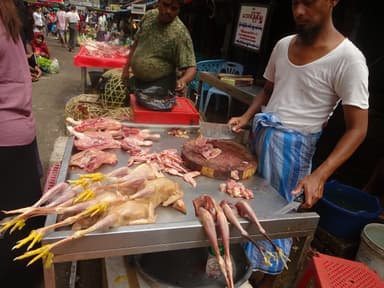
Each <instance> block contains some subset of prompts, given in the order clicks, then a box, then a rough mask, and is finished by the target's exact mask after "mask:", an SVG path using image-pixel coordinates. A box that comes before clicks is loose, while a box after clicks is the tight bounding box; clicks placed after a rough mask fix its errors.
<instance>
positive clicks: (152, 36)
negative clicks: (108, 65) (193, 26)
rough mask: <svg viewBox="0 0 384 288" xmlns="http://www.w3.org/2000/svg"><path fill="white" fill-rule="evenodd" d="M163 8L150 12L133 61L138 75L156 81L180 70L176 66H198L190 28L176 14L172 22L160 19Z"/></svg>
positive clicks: (133, 68)
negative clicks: (164, 22) (158, 17)
mask: <svg viewBox="0 0 384 288" xmlns="http://www.w3.org/2000/svg"><path fill="white" fill-rule="evenodd" d="M158 14H159V11H158V10H157V9H152V10H150V11H148V12H147V13H146V14H145V15H144V17H143V19H142V22H141V24H140V29H139V30H138V31H137V33H136V36H135V38H136V40H137V47H136V50H135V53H134V54H133V57H132V60H131V67H132V71H133V74H134V75H135V77H136V78H138V79H140V80H141V81H144V82H149V81H155V80H158V79H160V78H163V77H166V76H169V75H171V74H172V73H176V69H180V68H187V67H192V66H196V60H195V53H194V51H193V43H192V39H191V36H190V35H189V32H188V29H187V28H186V27H185V25H184V24H183V22H182V21H181V20H180V19H179V17H176V18H175V19H174V20H173V21H172V22H171V23H169V24H162V23H160V22H159V21H158V19H157V16H158Z"/></svg>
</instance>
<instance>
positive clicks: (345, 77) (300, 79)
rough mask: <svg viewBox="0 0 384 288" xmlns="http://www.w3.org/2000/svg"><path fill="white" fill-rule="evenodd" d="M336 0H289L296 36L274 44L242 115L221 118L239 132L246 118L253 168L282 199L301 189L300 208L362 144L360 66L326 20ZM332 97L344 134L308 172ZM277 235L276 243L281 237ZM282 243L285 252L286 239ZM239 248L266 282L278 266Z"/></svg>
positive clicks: (364, 110)
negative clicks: (260, 86)
mask: <svg viewBox="0 0 384 288" xmlns="http://www.w3.org/2000/svg"><path fill="white" fill-rule="evenodd" d="M337 2H338V0H292V12H293V16H294V20H295V23H296V27H297V34H296V35H292V36H288V37H285V38H283V39H281V40H280V41H279V42H278V43H277V44H276V46H275V47H274V49H273V51H272V54H271V57H270V60H269V62H268V65H267V67H266V70H265V73H264V77H265V78H266V80H267V81H266V84H265V86H264V89H263V91H261V93H260V94H259V95H257V96H256V97H255V99H254V101H253V103H252V104H251V105H250V107H249V108H248V110H247V111H246V112H245V113H244V114H243V115H242V116H240V117H234V118H232V119H230V120H229V124H230V125H232V128H233V130H234V131H240V129H241V128H242V127H243V126H244V125H246V124H247V123H248V122H249V121H250V120H251V119H252V118H253V117H254V120H253V128H252V131H253V139H252V143H251V144H252V145H253V150H254V153H256V155H257V157H258V161H259V164H260V165H259V167H258V169H259V170H258V173H259V174H260V175H261V176H262V177H264V178H266V179H267V180H268V181H269V182H270V183H271V185H272V186H274V187H275V189H277V190H278V192H279V193H280V194H281V195H282V196H283V197H285V198H286V199H287V200H288V201H291V200H292V199H293V198H294V197H295V196H296V195H298V194H300V193H302V192H304V197H305V203H304V204H303V208H310V207H312V206H313V205H314V204H315V203H316V202H317V201H318V200H319V199H320V198H321V197H322V195H323V187H324V184H325V182H326V181H327V179H328V178H329V177H330V176H331V175H332V174H333V173H334V171H335V170H336V169H337V168H338V167H339V166H340V165H342V164H343V163H344V162H345V161H346V160H347V159H348V158H349V157H350V156H351V155H352V153H354V151H355V150H356V149H357V148H358V146H359V145H360V144H361V143H362V142H363V140H364V138H365V136H366V133H367V127H368V68H367V66H366V62H365V58H364V56H363V55H362V53H361V52H360V51H359V49H358V48H357V47H356V46H354V44H353V43H352V42H351V41H349V40H348V39H346V38H345V37H344V36H343V35H342V34H341V33H340V32H338V31H337V30H336V28H335V27H334V25H333V22H332V11H333V8H334V7H335V6H336V4H337ZM339 102H341V105H342V107H343V112H344V119H345V127H346V129H345V132H344V134H343V135H341V137H340V139H339V141H338V143H337V144H336V146H335V147H334V149H333V151H332V152H331V153H330V155H328V157H327V159H326V160H325V161H324V162H323V163H322V164H321V165H319V166H318V167H317V168H316V169H315V170H314V171H311V161H312V156H313V154H314V151H315V148H316V143H317V140H318V139H319V136H320V134H321V131H322V128H323V127H324V126H325V125H326V124H327V121H328V119H329V117H330V116H331V115H332V113H333V111H334V109H335V107H336V106H337V104H338V103H339ZM260 112H263V113H260ZM256 113H258V114H256ZM255 114H256V115H255ZM272 164H273V165H272ZM279 240H281V243H282V245H281V247H282V248H283V249H284V245H285V244H287V243H286V242H285V241H284V240H288V239H279ZM277 241H278V240H277ZM284 243H285V244H284ZM286 247H287V249H284V251H286V252H287V253H288V254H289V250H290V245H289V243H288V244H287V245H286ZM246 251H247V253H248V256H250V258H251V261H252V264H253V265H254V269H255V270H260V271H262V272H264V273H267V274H269V275H266V276H265V277H264V278H263V280H262V281H261V282H260V283H259V284H258V287H261V288H263V287H272V285H273V281H274V277H273V276H271V275H273V274H278V273H280V272H281V270H282V268H281V269H280V268H270V267H266V268H265V267H261V266H262V265H259V264H260V263H259V262H258V261H257V259H256V258H257V255H256V253H255V251H253V248H251V247H248V248H246ZM252 258H254V259H252ZM261 264H262V263H261Z"/></svg>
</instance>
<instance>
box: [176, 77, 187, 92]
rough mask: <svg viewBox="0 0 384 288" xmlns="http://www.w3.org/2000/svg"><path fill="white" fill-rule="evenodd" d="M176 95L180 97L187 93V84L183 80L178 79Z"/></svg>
mask: <svg viewBox="0 0 384 288" xmlns="http://www.w3.org/2000/svg"><path fill="white" fill-rule="evenodd" d="M175 91H176V94H178V95H185V93H186V92H187V84H186V83H185V82H184V80H182V79H178V80H177V81H176V88H175Z"/></svg>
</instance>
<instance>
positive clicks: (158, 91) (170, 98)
mask: <svg viewBox="0 0 384 288" xmlns="http://www.w3.org/2000/svg"><path fill="white" fill-rule="evenodd" d="M135 96H136V102H137V103H138V104H139V105H141V106H143V107H145V108H147V109H150V110H156V111H169V110H172V108H173V106H174V105H175V104H176V95H175V94H174V93H172V92H171V91H169V90H167V89H165V88H164V87H160V86H151V87H148V88H146V89H136V90H135Z"/></svg>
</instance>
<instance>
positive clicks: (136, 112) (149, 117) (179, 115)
mask: <svg viewBox="0 0 384 288" xmlns="http://www.w3.org/2000/svg"><path fill="white" fill-rule="evenodd" d="M130 105H131V108H132V111H133V119H134V122H136V123H151V124H184V125H199V119H200V114H199V112H198V111H197V110H196V108H195V106H194V105H193V104H192V102H191V101H190V100H189V99H188V98H185V97H176V104H175V106H174V107H173V108H172V110H171V111H153V110H149V109H146V108H144V107H141V106H140V105H138V104H137V103H136V99H135V96H134V95H131V103H130Z"/></svg>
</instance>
